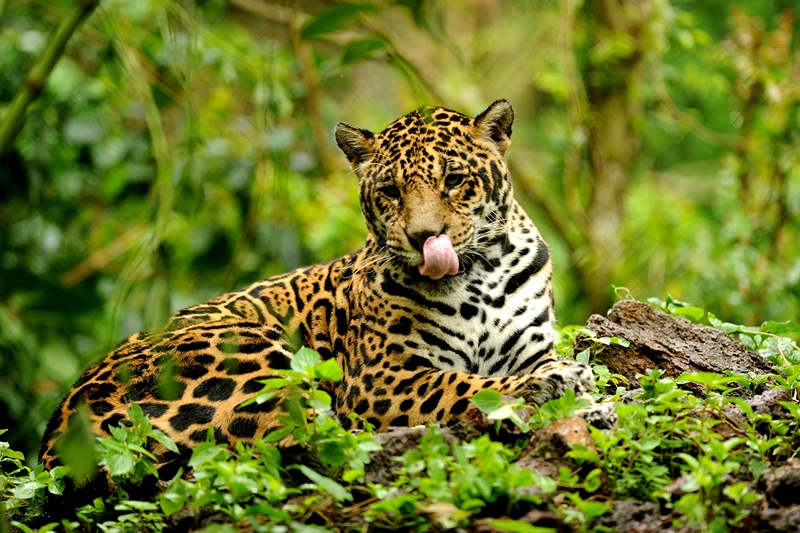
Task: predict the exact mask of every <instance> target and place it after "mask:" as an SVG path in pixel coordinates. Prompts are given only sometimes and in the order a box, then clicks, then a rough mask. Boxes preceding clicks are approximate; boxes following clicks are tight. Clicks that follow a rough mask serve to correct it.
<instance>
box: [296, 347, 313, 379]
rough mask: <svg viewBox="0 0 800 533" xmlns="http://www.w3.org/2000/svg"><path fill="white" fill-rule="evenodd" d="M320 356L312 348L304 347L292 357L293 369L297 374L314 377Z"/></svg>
mask: <svg viewBox="0 0 800 533" xmlns="http://www.w3.org/2000/svg"><path fill="white" fill-rule="evenodd" d="M319 361H320V356H319V354H318V353H317V352H315V351H314V350H312V349H311V348H306V347H305V346H303V347H302V348H300V349H299V350H298V351H297V353H296V354H294V357H292V362H291V365H290V366H291V367H292V370H294V371H295V372H301V373H303V374H310V375H311V376H312V377H313V376H314V367H315V366H317V365H318V364H319Z"/></svg>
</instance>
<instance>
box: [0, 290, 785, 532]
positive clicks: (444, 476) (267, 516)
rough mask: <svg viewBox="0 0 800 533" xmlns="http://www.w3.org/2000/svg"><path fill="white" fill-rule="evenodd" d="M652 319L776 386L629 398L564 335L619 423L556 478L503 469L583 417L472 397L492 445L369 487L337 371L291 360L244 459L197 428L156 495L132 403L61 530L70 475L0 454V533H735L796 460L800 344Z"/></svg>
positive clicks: (571, 330)
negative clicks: (616, 507)
mask: <svg viewBox="0 0 800 533" xmlns="http://www.w3.org/2000/svg"><path fill="white" fill-rule="evenodd" d="M651 303H653V304H654V305H657V306H659V307H660V308H662V309H663V310H664V311H666V312H669V313H671V314H674V315H679V316H683V317H685V318H689V319H691V320H694V321H701V320H702V319H703V318H704V317H705V318H706V319H707V320H708V322H709V323H710V325H711V326H713V327H716V328H718V329H721V330H722V331H725V332H726V333H729V334H731V335H734V336H736V337H738V338H739V339H740V340H741V341H742V342H743V343H745V344H746V345H747V346H748V348H750V349H751V350H753V351H756V352H757V353H760V354H761V355H762V356H764V357H766V358H768V359H770V360H771V361H772V362H773V363H775V365H776V368H777V369H778V370H777V371H776V373H775V374H774V375H769V376H755V375H748V376H743V375H734V374H732V373H730V374H727V375H716V374H705V373H695V374H688V373H687V374H684V375H682V376H680V377H679V378H677V379H673V378H668V377H665V376H664V375H663V373H662V372H661V371H659V370H648V371H647V372H646V374H645V375H641V376H639V377H638V380H639V382H640V384H641V388H637V389H633V390H628V387H629V384H628V383H626V381H625V379H624V378H623V377H622V376H618V375H614V374H612V373H610V372H609V370H608V368H606V367H604V366H602V365H599V364H595V363H594V362H593V358H592V355H593V354H596V353H597V351H599V350H602V349H603V347H604V346H608V345H609V344H622V345H626V344H627V341H626V340H625V339H618V338H598V337H597V336H596V335H595V334H594V333H593V332H591V331H590V330H587V329H586V328H580V327H566V328H563V329H562V330H561V336H560V341H559V347H558V349H559V353H561V354H562V355H566V356H572V343H573V341H574V339H575V337H576V336H578V335H584V336H585V337H588V338H589V339H591V340H592V345H593V347H592V348H591V349H590V350H586V351H584V352H581V353H579V354H577V355H576V357H577V358H578V359H582V360H585V361H587V362H590V363H591V364H593V368H594V371H595V374H596V378H597V389H596V391H595V396H596V398H598V399H600V398H603V399H604V400H606V401H614V402H616V408H617V413H618V415H619V423H618V425H617V426H616V427H615V428H614V429H613V430H599V429H596V428H593V427H592V428H590V432H591V441H592V442H591V443H585V444H573V445H572V446H571V449H570V450H569V451H568V452H567V453H566V457H565V458H560V459H559V460H558V462H557V468H556V471H557V474H555V473H553V474H552V475H544V474H542V473H541V472H539V471H537V470H536V469H533V468H530V466H529V465H526V464H525V463H524V462H523V461H519V459H520V458H521V457H524V456H526V455H527V454H529V453H530V451H531V450H530V449H529V444H528V443H529V439H528V438H527V436H528V434H529V433H533V432H536V431H538V430H541V429H542V428H545V427H546V426H548V425H549V424H551V423H552V422H554V421H556V420H560V419H564V418H569V417H572V416H575V414H576V413H577V412H578V411H579V410H580V409H582V408H584V407H586V406H587V405H588V402H587V401H586V400H584V399H577V398H575V396H574V394H567V395H566V396H564V397H563V398H560V399H558V400H554V401H551V402H548V403H546V404H544V405H542V406H540V407H533V406H529V405H525V404H524V403H523V402H522V401H521V400H520V401H508V400H507V399H505V398H501V397H500V395H499V394H497V393H496V392H495V391H482V392H481V393H479V394H478V395H476V396H475V397H474V398H473V399H472V402H473V404H474V405H475V407H476V408H477V409H479V410H480V411H482V412H483V413H484V414H485V416H486V418H487V419H488V420H489V421H494V423H495V424H496V427H495V431H494V432H492V436H494V438H495V439H496V440H493V439H492V438H490V435H489V434H484V435H482V436H480V437H478V438H475V439H472V440H467V441H463V442H462V441H460V440H458V439H455V438H453V436H452V434H450V433H448V432H446V431H442V430H440V429H438V428H435V427H431V428H430V429H429V431H427V433H425V435H424V436H423V437H422V440H421V442H420V444H419V446H417V447H414V448H411V449H409V450H407V451H406V452H405V453H404V454H402V455H401V456H399V457H394V459H393V460H394V462H395V466H394V471H393V478H392V480H391V481H390V482H388V483H383V484H381V483H377V482H375V481H374V479H371V478H370V476H369V475H368V472H369V469H370V460H371V457H372V454H374V453H375V452H379V451H380V450H381V449H382V446H381V444H380V443H379V442H378V440H376V439H375V436H374V434H373V432H372V431H371V428H370V427H369V425H368V424H366V426H367V428H366V430H365V431H361V432H358V433H353V432H350V431H346V430H344V429H343V428H342V427H341V426H340V425H339V423H338V421H337V420H336V419H335V418H334V417H333V416H332V411H331V398H330V396H329V395H328V394H327V393H326V392H325V391H324V390H322V389H321V388H320V387H319V386H318V385H319V382H320V381H333V382H336V381H339V380H341V378H342V371H341V369H340V368H339V367H338V366H337V365H336V363H335V362H333V361H331V360H327V361H321V359H320V357H319V355H318V354H316V353H315V352H313V351H311V350H308V349H305V348H304V349H301V350H300V351H299V352H298V353H297V354H296V355H295V357H294V359H293V360H292V363H291V368H290V369H289V370H285V371H282V372H280V375H277V376H276V377H274V378H272V379H267V380H264V381H263V382H262V383H263V385H264V389H263V391H262V392H261V393H259V394H258V395H256V396H255V397H254V398H252V399H251V400H250V402H255V403H264V402H268V401H271V400H273V399H274V398H276V397H277V396H278V394H282V395H285V396H286V398H287V400H286V402H285V404H284V409H285V415H284V416H283V419H282V426H281V428H280V429H278V430H276V431H273V432H272V433H270V434H268V435H266V436H265V437H264V438H262V439H260V440H258V441H257V442H256V443H255V445H253V446H247V445H243V444H241V443H239V444H236V445H235V446H233V447H229V446H227V445H225V444H221V443H216V442H215V440H214V434H213V431H211V430H209V432H208V437H207V440H206V442H204V443H201V444H200V445H198V446H197V447H195V448H194V450H193V451H192V452H191V457H190V458H189V459H188V462H184V464H183V466H182V467H181V468H179V469H177V471H176V470H174V469H173V470H172V474H171V475H170V476H169V477H168V479H159V476H164V477H166V476H165V472H166V471H167V469H162V468H161V467H163V465H162V464H161V463H159V458H158V457H157V456H156V455H154V453H153V450H154V449H155V448H159V449H163V450H164V451H166V452H173V453H176V454H177V453H179V450H178V448H177V446H176V445H175V444H174V443H173V442H172V441H170V440H169V438H168V437H167V436H166V435H165V434H164V433H162V432H160V431H159V430H158V429H155V428H153V426H152V425H151V423H150V421H149V420H148V418H147V417H146V416H145V415H144V414H143V413H142V410H141V408H139V406H138V405H136V404H131V406H130V408H129V418H130V422H131V424H130V426H129V427H126V426H118V427H112V428H111V432H112V436H111V437H108V438H106V439H98V443H97V445H96V446H95V455H96V465H98V466H100V467H103V470H101V471H100V473H99V474H98V475H97V476H96V477H95V481H97V480H98V479H101V480H103V482H104V483H106V485H107V487H108V490H107V491H106V495H105V496H103V497H98V498H95V499H93V500H92V501H86V502H83V503H82V504H81V505H79V506H77V507H71V508H69V509H68V512H66V513H63V512H62V513H61V514H60V515H59V516H56V515H55V514H54V513H53V512H52V504H53V502H58V501H59V500H60V499H62V498H64V497H66V496H67V495H68V493H70V492H71V491H72V487H74V486H75V483H76V482H77V483H78V484H80V483H81V481H80V480H78V479H73V476H74V477H79V476H77V475H76V474H74V473H73V470H74V469H71V468H70V467H69V466H60V467H57V468H55V469H53V470H52V471H49V472H48V471H45V470H43V468H42V467H41V466H36V467H35V468H31V467H30V466H29V465H28V464H27V463H26V461H25V458H24V457H23V455H22V453H20V452H17V451H14V450H12V449H10V447H9V446H8V444H7V443H5V442H0V495H2V499H1V500H0V510H1V511H3V512H2V513H1V514H0V532H2V533H5V532H6V531H10V530H12V529H11V528H18V530H21V531H23V532H25V533H32V532H38V533H44V532H48V531H67V532H84V531H102V532H106V533H128V532H130V533H133V532H162V531H178V530H184V531H185V530H197V531H204V532H206V533H219V532H231V533H232V532H235V531H242V530H246V531H248V530H249V531H257V532H261V531H265V532H266V531H269V532H283V531H287V532H288V531H292V532H298V533H304V532H314V531H331V530H334V531H361V530H363V528H364V526H365V524H367V525H369V527H370V528H371V529H373V530H393V529H395V530H416V531H438V530H446V529H450V528H455V527H463V526H466V525H469V524H471V523H474V522H475V521H476V520H484V521H486V522H487V523H488V524H489V525H491V527H493V528H495V530H499V531H509V532H523V533H543V532H545V531H555V530H551V529H548V528H542V527H539V526H534V525H531V524H530V523H528V522H527V521H525V520H523V517H524V516H525V515H526V513H528V512H530V511H532V510H538V511H545V512H549V513H552V515H553V516H555V517H556V518H557V519H558V520H560V521H561V522H562V523H564V524H567V525H568V526H569V527H571V528H572V529H573V530H574V531H580V532H584V531H610V529H609V528H607V527H604V526H602V525H601V522H599V521H598V517H601V516H602V515H603V514H605V513H607V512H609V510H610V509H611V508H612V506H613V502H614V501H617V500H625V499H631V500H638V501H645V502H648V501H649V502H655V503H658V504H660V505H661V506H662V508H663V509H665V510H666V512H668V513H669V516H670V519H671V520H672V522H673V525H674V526H676V527H681V526H688V527H689V528H692V529H694V530H697V531H709V532H714V533H717V532H719V533H722V532H728V531H731V532H732V531H745V530H746V529H745V524H746V523H747V519H748V516H749V515H751V514H752V513H754V512H755V511H756V510H757V509H758V508H759V506H762V505H764V502H763V499H764V495H763V493H761V492H759V490H758V483H759V480H760V478H762V477H763V476H764V475H765V474H766V473H767V472H769V470H770V469H772V468H774V467H776V466H779V465H781V464H784V463H786V462H787V461H788V460H789V459H790V458H792V457H796V456H797V454H798V450H800V437H799V435H800V405H798V402H797V395H798V391H800V349H798V346H797V344H796V343H795V342H794V341H793V340H792V339H791V338H790V337H789V336H788V335H791V334H795V333H798V332H800V328H798V327H797V325H795V324H793V323H791V322H783V323H778V322H767V323H765V324H763V325H762V326H761V327H758V328H754V327H745V326H741V325H736V324H729V323H725V322H722V321H720V320H718V319H717V318H716V317H714V315H712V314H710V313H709V314H707V315H706V313H705V312H704V311H703V310H702V309H700V308H697V307H694V306H691V305H689V304H686V303H684V302H679V301H677V300H674V299H672V298H668V299H667V300H666V301H660V300H656V301H651ZM687 385H691V386H690V387H687ZM768 389H782V390H783V391H785V392H786V393H787V394H786V398H787V400H786V401H781V402H779V403H780V405H781V406H782V407H783V408H784V415H782V416H780V417H773V416H771V415H769V414H756V413H755V412H754V411H753V409H752V407H751V406H750V405H749V404H748V403H747V398H748V397H751V396H752V395H753V394H755V393H757V392H762V391H764V390H768ZM691 391H695V392H691ZM731 413H735V414H736V415H737V416H735V417H732V416H731ZM503 431H505V435H506V436H505V438H503V439H500V438H499V437H498V436H499V435H500V434H501V433H503ZM0 434H1V433H0ZM509 435H510V436H509ZM288 440H293V441H294V443H296V445H295V446H294V447H292V448H291V449H292V450H294V451H292V452H291V453H288V452H284V453H282V452H281V451H280V450H279V448H278V447H277V446H275V443H282V444H285V443H286V442H287V441H288ZM87 449H90V448H87ZM284 449H285V448H284ZM143 487H149V488H146V489H143ZM62 511H63V508H62Z"/></svg>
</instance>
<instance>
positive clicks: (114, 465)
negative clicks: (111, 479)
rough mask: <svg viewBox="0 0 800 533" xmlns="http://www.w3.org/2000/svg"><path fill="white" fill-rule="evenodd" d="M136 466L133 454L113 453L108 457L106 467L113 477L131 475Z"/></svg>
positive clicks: (126, 452)
mask: <svg viewBox="0 0 800 533" xmlns="http://www.w3.org/2000/svg"><path fill="white" fill-rule="evenodd" d="M135 464H136V463H135V461H134V459H133V454H131V453H130V452H128V451H125V452H122V453H114V452H111V453H109V455H108V456H107V457H106V465H107V466H108V469H109V470H110V471H111V475H112V476H124V475H125V474H128V473H130V472H131V471H132V470H133V467H134V466H135Z"/></svg>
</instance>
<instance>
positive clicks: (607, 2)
mask: <svg viewBox="0 0 800 533" xmlns="http://www.w3.org/2000/svg"><path fill="white" fill-rule="evenodd" d="M84 1H85V0H84ZM359 1H361V0H359ZM74 3H75V0H0V122H2V120H3V118H2V113H3V111H4V110H5V109H8V107H9V104H10V102H11V101H12V99H13V97H14V95H15V93H16V92H17V91H18V90H19V88H20V87H21V86H22V85H23V82H24V80H25V76H26V73H27V72H28V70H29V69H30V68H31V66H32V65H33V64H34V62H35V61H36V59H37V57H38V56H39V54H40V53H41V52H42V50H43V48H44V47H45V45H46V43H47V41H48V39H49V36H50V35H51V33H52V32H53V30H54V28H55V27H56V26H57V25H58V24H59V22H60V21H62V20H63V19H64V18H65V17H66V16H67V13H69V12H70V10H71V9H72V8H73V5H74ZM796 7H797V3H796V0H783V1H779V0H774V1H773V0H749V1H729V0H702V1H699V0H603V1H600V0H584V1H581V0H561V1H555V0H515V1H504V0H463V1H459V2H455V1H448V2H443V1H440V2H435V1H430V0H395V1H393V2H390V1H379V0H371V1H370V0H363V2H362V3H345V2H336V1H322V0H319V1H316V0H315V1H311V0H302V1H300V0H296V1H294V2H290V1H277V2H272V1H269V0H103V2H102V3H101V4H100V7H99V8H98V9H97V10H96V12H95V13H93V14H92V16H91V17H90V18H89V19H88V20H87V22H86V23H85V24H83V25H82V26H81V27H80V28H79V29H78V31H77V32H76V33H75V35H74V36H73V38H72V39H71V41H70V42H69V45H68V46H67V49H66V53H65V55H64V57H63V58H62V59H61V61H60V62H59V63H58V64H57V66H56V67H55V69H54V70H53V72H52V75H51V76H50V77H49V79H48V80H47V83H46V85H45V87H44V90H43V92H42V93H41V96H40V97H39V98H38V100H36V101H35V102H34V104H33V105H32V106H31V108H30V110H29V113H28V115H27V117H26V118H25V122H24V126H23V127H22V129H21V131H20V133H19V134H18V135H17V136H16V137H15V138H14V140H13V143H12V144H11V146H10V147H9V148H8V149H7V150H6V151H5V153H3V154H2V155H0V427H9V428H11V429H12V430H13V431H12V432H11V433H10V440H11V441H12V445H13V446H14V447H15V448H22V449H27V450H28V451H29V452H31V451H32V450H33V449H35V447H36V446H37V443H38V438H39V435H40V434H41V432H42V430H43V427H44V424H45V423H46V420H47V417H48V416H49V414H50V413H51V412H52V410H53V409H54V407H55V405H56V404H57V402H58V400H59V398H60V396H61V395H62V394H63V392H64V390H65V389H66V388H67V387H68V386H69V385H70V383H71V382H72V381H73V380H74V379H75V378H76V377H77V376H78V375H79V373H80V371H81V370H82V369H83V368H85V367H86V366H87V365H88V364H90V363H91V362H93V361H95V360H97V359H98V358H100V357H101V356H102V355H103V354H104V352H106V351H107V350H108V349H109V348H111V347H113V346H114V345H115V344H116V343H117V342H118V341H119V340H120V339H121V338H122V337H123V336H125V335H127V334H130V333H132V332H134V331H137V330H140V329H146V328H157V327H158V326H159V325H161V324H162V323H163V322H164V321H165V319H166V318H167V317H168V316H169V315H170V314H171V313H173V312H174V311H176V310H178V309H180V308H182V307H185V306H187V305H190V304H193V303H198V302H202V301H203V300H205V299H208V298H210V297H213V296H215V295H218V294H220V293H222V292H225V291H229V290H233V289H236V288H238V287H241V286H243V285H245V284H247V283H250V282H252V281H254V280H256V279H259V278H262V277H266V276H270V275H273V274H276V273H280V272H284V271H287V270H289V269H292V268H294V267H297V266H300V265H304V264H310V263H315V262H319V261H326V260H330V259H332V258H335V257H337V256H339V255H341V254H343V253H345V252H347V251H351V250H354V249H356V248H358V247H359V246H360V243H361V242H362V241H363V239H364V236H365V227H364V224H363V222H362V217H361V214H360V210H359V207H358V198H357V192H356V183H355V177H354V176H353V175H352V174H350V173H349V172H348V168H347V167H346V162H345V159H344V157H343V156H341V155H340V154H339V153H338V150H337V149H336V147H335V144H334V142H333V138H332V134H331V132H332V129H333V126H334V124H335V123H336V122H338V121H340V120H344V121H347V122H349V123H351V124H354V125H357V126H360V127H365V128H369V129H372V130H374V131H380V130H381V129H382V128H383V127H385V126H386V125H387V124H388V123H389V122H391V121H392V120H394V119H395V118H397V117H399V116H401V115H403V114H405V113H407V112H408V111H410V110H411V109H413V108H415V107H418V106H420V105H424V104H440V105H444V106H446V107H450V108H453V109H456V110H459V111H462V112H466V113H468V114H473V115H474V114H475V113H478V112H480V111H482V110H483V109H484V108H485V107H486V106H487V105H488V104H489V103H491V102H492V101H493V100H495V99H497V98H507V99H509V100H510V101H511V102H512V103H513V104H514V106H515V108H516V111H517V121H516V123H515V126H514V136H513V144H514V146H513V148H512V151H511V155H510V160H511V166H512V172H513V176H514V179H515V187H516V194H517V198H518V199H519V200H520V201H521V202H522V204H523V205H524V207H525V208H526V209H527V210H528V212H529V214H530V215H531V216H532V218H533V219H534V220H535V221H536V222H537V224H539V225H540V227H541V229H542V232H543V233H544V234H545V236H546V238H547V239H548V241H549V242H550V244H551V248H552V249H553V255H554V257H555V261H556V272H557V274H556V280H555V281H556V289H557V292H556V298H557V312H558V316H559V318H560V322H561V323H562V324H569V323H578V322H583V321H585V319H586V318H587V316H588V314H589V313H590V312H603V311H604V310H605V309H606V308H607V307H608V305H609V304H610V302H612V301H613V299H614V286H616V287H626V288H627V289H628V290H629V291H630V292H631V293H632V294H633V295H634V296H636V297H638V298H640V299H644V298H646V297H648V296H661V297H663V296H664V295H665V294H666V293H671V294H672V295H673V296H675V297H676V298H680V299H683V300H688V301H692V302H695V303H697V304H699V305H702V306H704V307H705V308H706V309H709V310H713V311H714V312H715V313H716V314H717V315H718V316H720V317H722V318H724V319H726V320H730V321H734V322H738V323H750V324H758V323H760V322H761V321H763V320H766V319H775V320H786V319H790V318H797V317H798V316H800V254H798V243H799V242H800V223H799V222H798V218H799V217H798V213H800V117H799V116H798V107H799V106H800V44H798V37H799V36H800V31H799V30H798V24H797V21H796V16H797V15H798V13H797V11H793V10H792V8H796Z"/></svg>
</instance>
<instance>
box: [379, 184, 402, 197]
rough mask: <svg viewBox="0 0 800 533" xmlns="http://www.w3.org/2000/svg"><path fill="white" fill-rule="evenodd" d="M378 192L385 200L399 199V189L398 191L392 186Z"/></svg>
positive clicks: (382, 188)
mask: <svg viewBox="0 0 800 533" xmlns="http://www.w3.org/2000/svg"><path fill="white" fill-rule="evenodd" d="M380 192H381V194H383V195H384V196H386V197H387V198H400V189H398V188H397V187H396V186H394V185H387V186H386V187H381V188H380Z"/></svg>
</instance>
